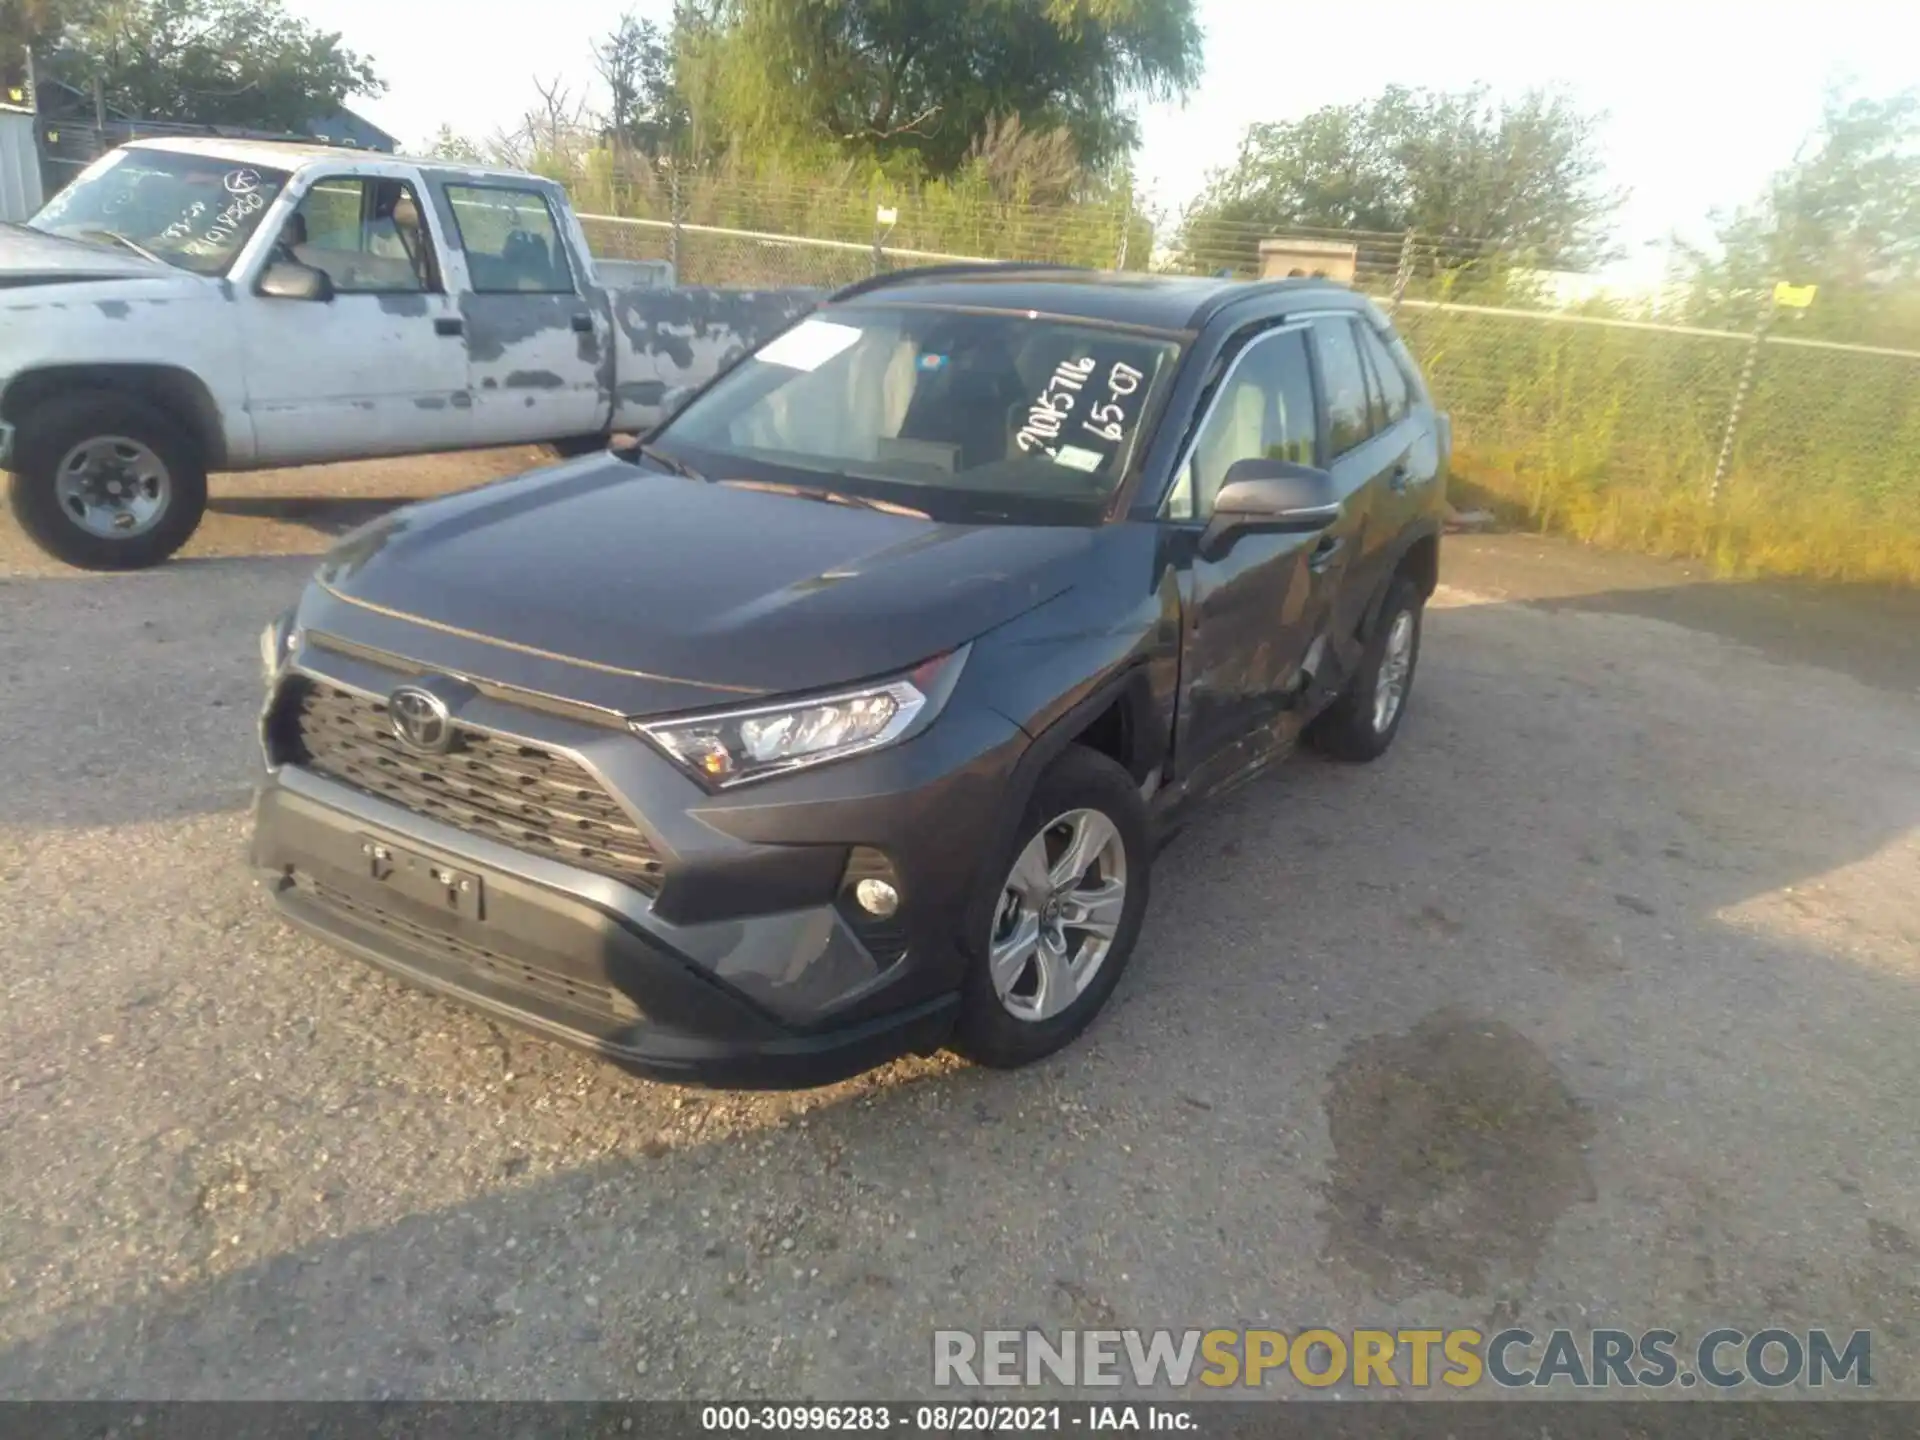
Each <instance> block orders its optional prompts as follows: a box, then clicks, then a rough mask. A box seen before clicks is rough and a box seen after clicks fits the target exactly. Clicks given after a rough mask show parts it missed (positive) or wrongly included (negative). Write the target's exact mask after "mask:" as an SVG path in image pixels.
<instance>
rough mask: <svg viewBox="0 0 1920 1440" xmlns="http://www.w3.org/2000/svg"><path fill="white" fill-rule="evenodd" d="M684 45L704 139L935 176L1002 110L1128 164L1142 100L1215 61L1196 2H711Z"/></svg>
mask: <svg viewBox="0 0 1920 1440" xmlns="http://www.w3.org/2000/svg"><path fill="white" fill-rule="evenodd" d="M674 42H675V45H674V49H675V62H676V70H677V76H678V81H679V87H680V90H681V92H682V93H683V94H684V95H685V96H686V98H687V101H688V104H689V106H690V109H691V113H692V120H693V125H694V129H695V135H696V140H697V141H698V142H699V143H700V144H701V145H702V146H703V147H705V148H708V149H721V148H725V147H727V146H736V147H738V146H743V145H751V146H754V147H757V148H763V149H764V148H773V149H796V148H800V149H804V148H808V147H817V146H819V145H820V144H822V143H823V142H826V143H830V144H831V145H833V146H834V147H836V148H838V149H840V150H841V151H843V152H847V151H851V152H854V153H859V154H868V155H872V156H873V157H874V158H876V159H878V160H880V161H882V162H886V161H889V160H895V159H898V158H902V157H911V158H912V162H913V163H914V164H915V165H917V166H918V167H919V168H920V169H921V170H922V171H923V172H924V173H926V174H930V175H935V176H943V175H949V174H952V173H954V172H955V171H957V170H959V169H960V168H961V167H962V166H963V165H964V164H965V163H966V160H967V155H968V150H969V147H970V146H972V145H973V144H974V142H975V141H976V140H977V139H978V138H979V137H980V136H982V135H983V134H984V133H985V132H986V130H987V128H988V126H989V125H990V124H991V123H992V122H993V121H995V120H996V119H997V118H998V117H1002V116H1018V117H1019V118H1020V120H1021V122H1022V124H1023V125H1024V126H1025V127H1026V128H1027V129H1028V130H1029V131H1032V132H1045V131H1049V130H1055V129H1064V130H1065V131H1066V132H1067V133H1068V134H1069V135H1070V136H1071V137H1072V141H1073V145H1074V149H1075V151H1076V153H1077V154H1078V156H1079V157H1080V160H1081V162H1082V163H1083V164H1085V165H1087V166H1089V167H1093V168H1096V169H1097V168H1102V167H1105V166H1108V165H1110V164H1112V163H1114V162H1116V161H1120V160H1123V159H1124V158H1125V157H1126V156H1127V155H1128V154H1129V153H1130V152H1131V151H1132V149H1133V148H1134V146H1135V145H1136V144H1137V142H1138V139H1139V131H1138V126H1137V122H1136V121H1135V119H1134V115H1133V103H1134V102H1135V101H1136V100H1138V99H1142V98H1164V97H1171V96H1178V95H1184V94H1186V93H1187V92H1188V91H1189V90H1190V89H1191V87H1192V85H1193V84H1194V82H1195V80H1196V79H1197V78H1198V76H1199V72H1200V58H1201V43H1200V29H1199V25H1198V23H1197V21H1196V20H1195V18H1194V11H1193V0H707V3H706V4H705V6H704V8H696V7H695V6H693V5H686V6H683V7H682V10H681V13H680V14H679V15H678V16H677V23H676V27H675V35H674Z"/></svg>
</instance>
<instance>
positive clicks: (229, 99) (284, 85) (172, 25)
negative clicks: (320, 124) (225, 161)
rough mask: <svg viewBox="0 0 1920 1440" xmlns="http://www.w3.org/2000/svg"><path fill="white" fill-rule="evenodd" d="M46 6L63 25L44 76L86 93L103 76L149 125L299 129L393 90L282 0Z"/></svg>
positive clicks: (111, 100) (114, 94) (113, 95)
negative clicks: (350, 101)
mask: <svg viewBox="0 0 1920 1440" xmlns="http://www.w3.org/2000/svg"><path fill="white" fill-rule="evenodd" d="M0 3H17V0H0ZM35 3H36V0H26V4H27V5H28V6H29V7H31V6H32V5H34V4H35ZM40 3H41V4H42V6H43V8H44V9H45V10H46V11H47V12H48V13H50V14H51V15H52V16H53V17H54V18H55V20H56V21H57V22H58V23H57V24H55V25H53V26H52V27H50V29H49V31H48V32H47V33H45V34H43V43H46V44H48V45H49V47H50V53H49V54H48V55H47V57H46V60H45V62H44V64H40V65H39V67H38V68H40V69H41V71H42V73H43V74H47V75H51V76H53V77H55V78H57V79H60V80H64V81H65V82H66V83H68V84H70V85H73V86H75V87H77V88H79V89H81V90H87V89H90V88H91V86H92V84H93V81H94V79H95V78H96V77H97V78H98V79H99V81H100V84H101V89H102V91H103V92H104V94H105V98H106V101H107V103H108V104H109V105H111V106H113V107H114V108H115V109H117V110H120V111H123V112H124V113H126V114H129V115H133V116H136V117H139V118H142V119H151V120H174V121H184V122H188V123H192V124H203V125H236V126H250V127H254V128H258V129H268V130H298V129H299V128H300V127H301V126H302V125H304V124H305V123H306V122H307V121H309V120H311V119H313V118H315V117H316V116H318V115H321V114H324V113H325V112H327V111H329V110H332V109H334V108H336V107H338V106H339V105H340V104H341V102H343V101H344V100H346V99H347V98H348V97H350V96H354V95H378V94H380V93H381V92H382V91H384V90H385V89H386V86H385V85H384V84H383V83H382V82H381V80H380V78H379V77H378V76H377V75H376V74H375V73H374V70H373V66H372V65H371V64H370V63H369V62H368V61H367V60H366V59H365V58H364V57H362V56H360V55H357V54H355V53H354V52H353V51H351V50H349V49H347V48H346V47H345V46H344V45H342V44H341V43H340V37H339V35H337V34H334V33H331V32H328V31H324V30H320V29H318V28H316V27H314V26H312V25H308V24H306V23H305V22H303V21H301V20H298V19H295V18H294V17H293V16H291V15H289V14H287V12H286V10H285V8H284V7H283V6H282V4H281V3H280V0H60V3H56V4H46V3H45V0H40Z"/></svg>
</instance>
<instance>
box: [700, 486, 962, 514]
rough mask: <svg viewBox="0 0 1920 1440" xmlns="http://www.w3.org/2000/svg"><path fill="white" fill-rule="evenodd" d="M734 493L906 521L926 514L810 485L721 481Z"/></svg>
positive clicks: (903, 506)
mask: <svg viewBox="0 0 1920 1440" xmlns="http://www.w3.org/2000/svg"><path fill="white" fill-rule="evenodd" d="M721 483H722V484H723V485H728V486H731V487H732V488H734V489H736V490H759V491H761V492H763V493H765V494H768V495H791V496H792V497H793V498H794V499H796V500H818V501H819V502H820V503H821V504H823V505H851V506H854V507H855V508H857V509H861V510H878V511H880V512H881V513H882V514H883V515H900V516H904V517H906V518H907V519H909V520H925V519H927V518H928V517H927V512H926V511H924V510H915V509H914V508H913V507H912V506H910V505H895V504H894V503H892V502H891V501H889V500H875V499H873V498H872V497H871V496H867V495H849V494H848V493H847V492H846V491H844V490H826V489H821V488H819V487H816V486H813V485H788V484H785V483H783V482H781V481H778V480H723V481H722V482H721Z"/></svg>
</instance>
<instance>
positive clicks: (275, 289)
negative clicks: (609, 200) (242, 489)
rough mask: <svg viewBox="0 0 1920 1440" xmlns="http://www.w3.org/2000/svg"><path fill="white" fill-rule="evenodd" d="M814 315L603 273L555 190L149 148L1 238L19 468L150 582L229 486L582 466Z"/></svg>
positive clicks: (625, 267) (26, 494)
mask: <svg viewBox="0 0 1920 1440" xmlns="http://www.w3.org/2000/svg"><path fill="white" fill-rule="evenodd" d="M662 272H665V273H662ZM816 298H817V297H815V296H814V295H813V294H812V293H811V292H807V291H798V290H770V291H740V290H708V289H698V288H679V287H675V286H674V285H673V283H672V277H671V272H670V270H669V269H668V267H665V266H663V265H648V264H645V263H633V264H610V263H608V262H606V261H598V262H596V261H595V260H594V259H593V257H592V256H591V255H590V254H589V252H588V248H587V243H586V236H585V234H584V232H583V231H582V230H581V227H580V222H579V220H578V219H577V218H576V217H575V216H574V214H573V212H572V210H571V209H570V208H569V206H568V204H567V198H566V194H565V192H564V191H562V190H561V188H560V187H559V186H558V185H555V184H554V183H552V182H551V181H548V180H544V179H540V178H537V177H535V176H531V175H525V174H520V173H517V172H513V171H502V170H490V169H480V168H475V167H470V166H465V165H460V164H455V163H446V162H439V161H414V160H405V159H398V158H394V157H391V156H385V155H369V154H367V153H366V152H362V151H353V150H340V149H332V148H328V147H324V146H319V145H292V144H278V143H265V142H257V141H232V140H208V139H193V140H150V141H140V142H138V143H135V144H132V145H128V146H124V147H122V148H121V149H118V150H115V151H113V152H111V153H109V154H108V155H106V156H104V157H103V158H102V159H101V160H99V161H98V162H97V163H95V164H94V165H93V166H91V167H90V168H89V169H88V170H87V171H86V172H85V173H84V174H83V175H81V176H80V178H79V179H77V180H75V181H74V182H73V184H72V185H70V186H69V187H68V188H67V189H65V190H64V191H62V192H61V193H60V194H58V195H56V196H55V197H54V198H53V199H52V200H51V201H49V202H48V203H47V205H46V206H45V208H43V209H42V210H41V211H40V213H39V214H38V215H36V216H34V217H33V219H31V220H30V221H28V222H27V224H26V225H25V226H18V225H7V226H0V468H4V469H6V470H8V471H10V472H11V473H12V479H11V483H10V485H9V487H8V496H9V499H10V501H11V504H12V508H13V512H14V515H15V516H16V517H17V519H18V520H19V522H20V524H21V526H22V528H24V529H25V531H26V532H27V534H28V535H29V536H31V537H32V539H33V540H34V541H35V542H36V543H37V544H38V545H40V546H41V547H42V548H43V549H45V550H46V551H47V552H48V553H50V554H52V555H54V556H56V557H57V558H59V559H61V560H64V561H66V562H68V563H69V564H73V565H78V566H84V567H86V568H89V569H116V570H118V569H135V568H139V567H142V566H147V565H153V564H156V563H158V562H160V561H162V560H164V559H166V558H167V556H169V555H171V554H172V553H173V552H174V551H175V550H177V549H179V547H180V546H181V545H182V544H184V543H185V542H186V540H187V537H188V536H190V535H191V534H192V533H193V531H194V529H195V527H196V526H198V524H199V522H200V517H201V514H202V512H203V511H204V509H205V507H206V495H207V472H208V471H210V470H256V469H265V468H269V467H276V466H290V465H307V464H315V463H321V462H327V461H334V460H354V459H364V458H369V457H374V456H384V455H404V454H417V453H422V452H427V451H436V450H459V449H469V448H476V447H481V446H490V445H513V444H529V443H548V444H552V445H554V446H555V447H556V448H558V449H559V450H561V451H562V453H567V452H572V451H578V450H583V449H586V448H590V447H592V446H595V445H599V444H603V443H605V441H606V438H607V437H608V436H609V435H611V434H615V433H621V432H630V431H644V430H647V429H649V428H651V427H652V426H653V425H655V424H657V423H659V421H660V420H661V419H663V418H664V417H665V414H666V412H667V410H668V408H669V407H670V406H671V404H672V402H673V401H674V400H675V399H676V398H677V397H678V396H679V395H680V394H684V393H685V392H687V391H688V390H690V389H692V388H694V387H697V386H698V385H699V384H701V383H703V382H704V381H706V380H707V379H709V378H711V377H712V376H713V375H715V374H717V373H718V372H719V371H720V370H721V369H723V368H724V367H725V366H726V365H727V364H729V363H731V361H732V360H733V359H734V358H736V357H737V356H739V355H740V354H742V353H744V352H745V351H746V350H748V349H751V348H752V347H753V346H755V345H757V344H758V343H759V342H760V341H762V340H764V339H766V338H768V337H769V336H770V335H772V334H774V333H776V332H778V331H780V330H782V329H785V328H786V327H787V325H789V324H790V323H792V321H793V320H794V319H795V318H797V317H798V316H799V315H801V314H803V313H805V312H806V311H807V310H808V309H810V308H811V307H812V305H813V303H814V301H815V299H816Z"/></svg>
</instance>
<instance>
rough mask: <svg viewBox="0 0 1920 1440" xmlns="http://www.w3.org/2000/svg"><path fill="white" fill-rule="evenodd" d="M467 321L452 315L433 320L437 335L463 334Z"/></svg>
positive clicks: (434, 331) (434, 330)
mask: <svg viewBox="0 0 1920 1440" xmlns="http://www.w3.org/2000/svg"><path fill="white" fill-rule="evenodd" d="M466 328H467V322H466V321H464V320H461V319H459V318H457V317H455V316H452V315H443V316H441V317H440V318H439V319H438V320H435V321H434V322H433V333H434V334H436V335H462V334H465V333H466Z"/></svg>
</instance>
